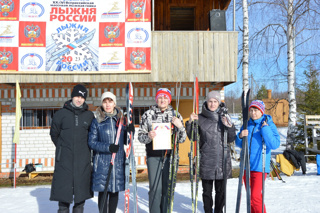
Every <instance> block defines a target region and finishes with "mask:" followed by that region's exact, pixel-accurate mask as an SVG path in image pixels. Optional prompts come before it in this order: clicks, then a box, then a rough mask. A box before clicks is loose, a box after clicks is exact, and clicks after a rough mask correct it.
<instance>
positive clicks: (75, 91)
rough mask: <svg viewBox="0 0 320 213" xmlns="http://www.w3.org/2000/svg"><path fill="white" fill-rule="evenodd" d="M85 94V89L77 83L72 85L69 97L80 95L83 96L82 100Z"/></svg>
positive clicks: (86, 92) (85, 96)
mask: <svg viewBox="0 0 320 213" xmlns="http://www.w3.org/2000/svg"><path fill="white" fill-rule="evenodd" d="M87 94H88V91H87V89H86V88H85V87H84V86H83V85H81V84H78V85H76V86H74V87H73V90H72V93H71V98H73V97H77V96H81V97H83V98H84V100H86V98H87Z"/></svg>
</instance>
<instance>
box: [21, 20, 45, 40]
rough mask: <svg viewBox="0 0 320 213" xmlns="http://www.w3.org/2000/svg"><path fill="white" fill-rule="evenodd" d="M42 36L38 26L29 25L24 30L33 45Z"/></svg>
mask: <svg viewBox="0 0 320 213" xmlns="http://www.w3.org/2000/svg"><path fill="white" fill-rule="evenodd" d="M40 34H41V30H40V27H39V26H38V25H36V26H34V25H33V24H32V25H31V26H29V25H27V26H26V27H25V28H24V35H25V36H26V37H27V38H29V41H30V42H31V43H33V42H35V41H36V39H35V38H38V37H39V36H40Z"/></svg>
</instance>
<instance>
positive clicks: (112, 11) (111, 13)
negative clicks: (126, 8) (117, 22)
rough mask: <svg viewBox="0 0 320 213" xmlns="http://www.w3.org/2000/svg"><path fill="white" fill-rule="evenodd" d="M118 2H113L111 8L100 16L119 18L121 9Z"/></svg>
mask: <svg viewBox="0 0 320 213" xmlns="http://www.w3.org/2000/svg"><path fill="white" fill-rule="evenodd" d="M118 4H119V2H113V6H112V8H111V9H110V10H109V11H108V12H106V13H103V14H102V15H101V18H119V15H120V14H121V10H120V8H119V7H118Z"/></svg>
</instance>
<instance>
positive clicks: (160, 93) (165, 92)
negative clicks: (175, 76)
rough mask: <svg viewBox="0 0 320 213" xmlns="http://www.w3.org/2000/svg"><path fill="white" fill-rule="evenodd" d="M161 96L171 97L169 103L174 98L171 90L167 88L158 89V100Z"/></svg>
mask: <svg viewBox="0 0 320 213" xmlns="http://www.w3.org/2000/svg"><path fill="white" fill-rule="evenodd" d="M160 96H165V97H167V98H168V99H169V103H171V100H172V97H171V92H170V90H168V89H167V88H160V89H158V91H157V94H156V101H157V100H158V98H159V97H160Z"/></svg>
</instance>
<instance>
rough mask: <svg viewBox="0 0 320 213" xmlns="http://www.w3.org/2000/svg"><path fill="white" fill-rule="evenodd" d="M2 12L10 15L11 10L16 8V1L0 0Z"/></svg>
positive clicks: (4, 14)
mask: <svg viewBox="0 0 320 213" xmlns="http://www.w3.org/2000/svg"><path fill="white" fill-rule="evenodd" d="M0 5H1V8H0V10H1V12H3V13H2V15H3V16H5V17H6V16H8V15H9V12H11V11H12V10H13V9H14V2H13V1H12V0H0Z"/></svg>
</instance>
